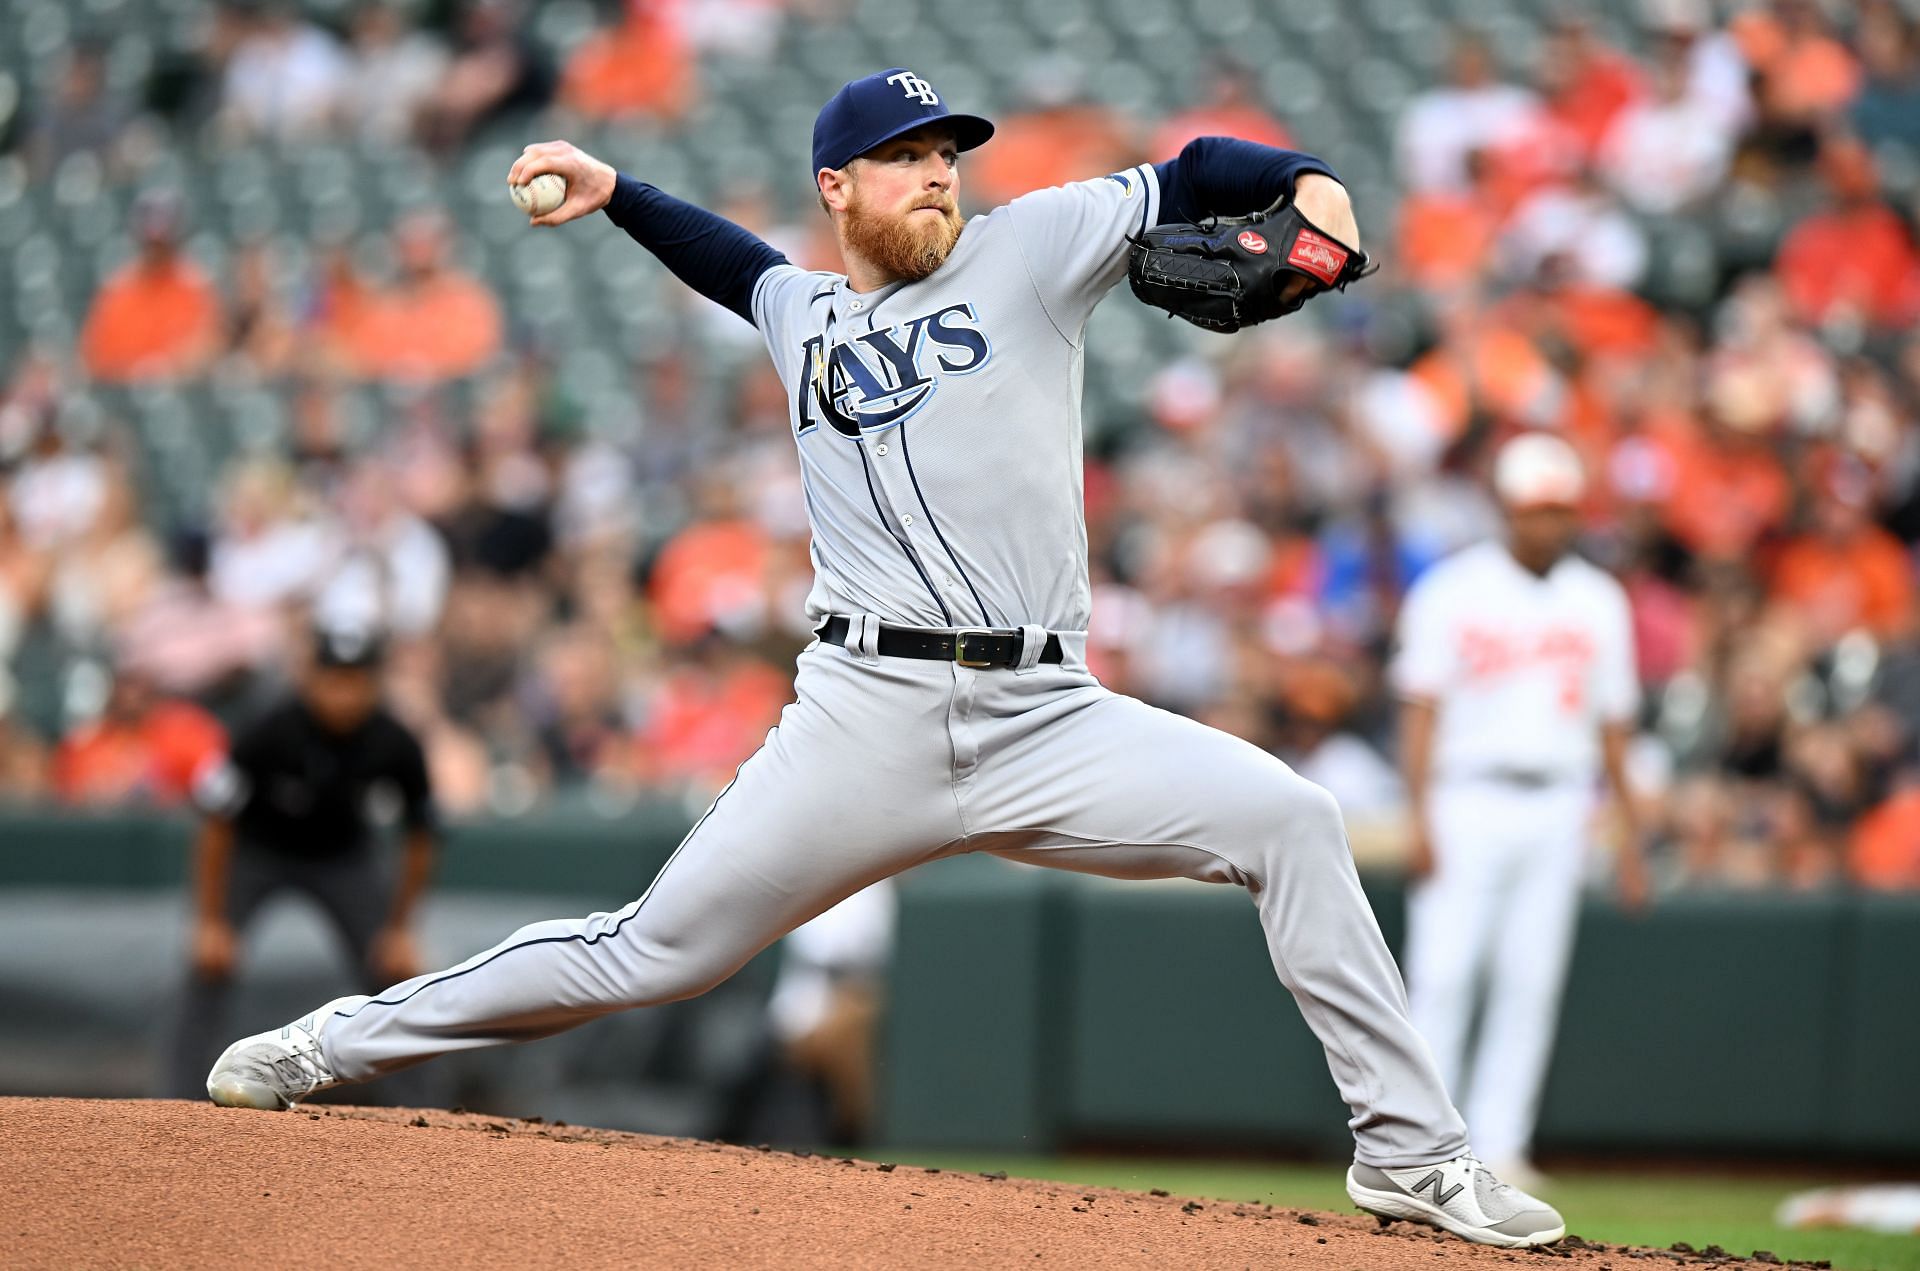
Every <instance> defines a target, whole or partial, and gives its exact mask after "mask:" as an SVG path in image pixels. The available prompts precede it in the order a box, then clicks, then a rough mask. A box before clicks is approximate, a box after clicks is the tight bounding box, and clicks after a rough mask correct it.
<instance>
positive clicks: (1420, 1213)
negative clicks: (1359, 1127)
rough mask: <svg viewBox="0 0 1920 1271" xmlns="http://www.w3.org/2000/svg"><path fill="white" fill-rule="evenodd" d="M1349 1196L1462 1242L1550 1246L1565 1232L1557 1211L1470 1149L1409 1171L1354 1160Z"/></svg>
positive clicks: (1374, 1211)
mask: <svg viewBox="0 0 1920 1271" xmlns="http://www.w3.org/2000/svg"><path fill="white" fill-rule="evenodd" d="M1347 1195H1349V1196H1351V1197H1353V1203H1354V1204H1356V1205H1358V1206H1360V1208H1362V1209H1364V1210H1366V1211H1367V1212H1368V1213H1370V1214H1377V1215H1379V1216H1380V1217H1382V1218H1405V1219H1408V1220H1409V1221H1412V1222H1424V1223H1430V1224H1432V1225H1433V1226H1435V1227H1439V1228H1440V1229H1441V1230H1443V1231H1450V1232H1452V1233H1453V1234H1454V1235H1456V1236H1459V1237H1460V1238H1461V1239H1462V1240H1471V1241H1474V1242H1475V1243H1476V1244H1483V1245H1498V1246H1500V1247H1501V1248H1503V1249H1521V1248H1526V1247H1528V1246H1530V1245H1546V1244H1552V1243H1553V1242H1554V1241H1556V1240H1558V1239H1560V1238H1561V1237H1562V1236H1564V1235H1566V1234H1567V1224H1566V1220H1565V1219H1563V1218H1561V1217H1560V1213H1559V1211H1558V1210H1556V1209H1554V1207H1553V1206H1552V1205H1549V1204H1547V1203H1546V1202H1545V1201H1543V1200H1536V1199H1535V1198H1534V1197H1532V1196H1529V1195H1527V1194H1526V1193H1525V1192H1523V1191H1521V1190H1520V1189H1519V1188H1517V1187H1513V1186H1511V1185H1509V1184H1507V1183H1503V1182H1501V1181H1500V1179H1499V1178H1498V1177H1496V1176H1495V1175H1494V1172H1493V1171H1492V1170H1490V1169H1488V1168H1487V1167H1486V1166H1485V1165H1482V1164H1481V1163H1480V1161H1479V1160H1478V1159H1477V1158H1476V1157H1475V1156H1474V1155H1473V1153H1471V1152H1468V1153H1466V1154H1465V1155H1464V1156H1456V1157H1454V1158H1453V1159H1452V1160H1450V1161H1442V1162H1440V1164H1438V1165H1415V1166H1411V1167H1409V1168H1406V1169H1379V1168H1377V1167H1375V1166H1372V1165H1362V1164H1360V1163H1359V1162H1358V1161H1355V1162H1354V1163H1353V1167H1352V1168H1351V1169H1349V1170H1348V1171H1347Z"/></svg>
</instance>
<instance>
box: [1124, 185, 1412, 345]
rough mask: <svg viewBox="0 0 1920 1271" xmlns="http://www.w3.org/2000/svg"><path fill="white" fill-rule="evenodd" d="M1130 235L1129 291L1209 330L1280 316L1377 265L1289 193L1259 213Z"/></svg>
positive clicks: (1234, 327)
mask: <svg viewBox="0 0 1920 1271" xmlns="http://www.w3.org/2000/svg"><path fill="white" fill-rule="evenodd" d="M1128 241H1129V242H1131V243H1132V244H1133V250H1132V252H1131V253H1130V254H1129V255H1128V257H1127V281H1128V282H1129V283H1131V284H1132V285H1133V294H1134V295H1136V296H1138V297H1140V299H1142V300H1144V301H1146V302H1147V303H1148V304H1150V305H1152V306H1154V307H1155V308H1156V309H1165V310H1166V311H1167V312H1168V313H1170V314H1172V315H1174V316H1175V317H1179V318H1185V319H1186V320H1187V321H1188V322H1191V323H1193V324H1194V325H1195V326H1197V327H1205V328H1206V329H1207V330H1209V331H1238V330H1239V329H1240V328H1241V327H1250V326H1253V325H1254V324H1255V323H1259V322H1266V321H1268V320H1269V319H1271V318H1279V317H1284V316H1286V315H1287V314H1289V313H1292V312H1293V311H1294V310H1295V309H1298V308H1299V307H1300V306H1301V305H1303V304H1305V303H1307V301H1309V300H1311V299H1313V298H1314V297H1315V296H1317V295H1319V294H1320V293H1322V292H1325V291H1334V290H1340V291H1344V290H1346V287H1347V284H1348V283H1350V282H1353V281H1355V280H1356V279H1360V278H1364V277H1366V276H1367V275H1368V274H1370V273H1372V272H1373V271H1374V269H1375V268H1377V266H1375V265H1374V264H1373V263H1372V262H1371V261H1370V260H1369V259H1368V257H1367V254H1366V253H1365V252H1363V251H1361V250H1360V249H1359V248H1357V247H1349V246H1347V245H1346V244H1345V243H1343V242H1341V241H1340V240H1339V239H1337V238H1335V237H1333V235H1331V234H1329V233H1327V232H1326V231H1325V230H1322V229H1321V228H1319V227H1318V226H1317V225H1315V224H1314V223H1313V222H1311V221H1309V220H1308V219H1307V218H1306V217H1304V216H1302V215H1301V214H1300V209H1299V208H1298V207H1296V206H1294V203H1293V200H1292V199H1282V200H1281V201H1280V202H1278V203H1276V204H1274V206H1273V207H1271V208H1269V209H1268V210H1267V211H1265V212H1262V213H1260V214H1259V215H1257V216H1239V217H1231V218H1228V217H1216V218H1213V219H1210V220H1207V221H1204V222H1202V223H1201V224H1199V225H1158V226H1155V227H1154V228H1152V229H1150V230H1147V231H1146V232H1144V233H1142V234H1140V235H1138V236H1136V237H1133V238H1131V239H1129V240H1128Z"/></svg>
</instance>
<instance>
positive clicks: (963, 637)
mask: <svg viewBox="0 0 1920 1271" xmlns="http://www.w3.org/2000/svg"><path fill="white" fill-rule="evenodd" d="M992 634H993V632H991V631H988V630H986V629H985V628H983V627H969V628H967V629H966V630H965V631H956V632H954V633H953V660H954V661H955V662H957V663H959V664H960V665H961V666H970V667H973V668H974V669H975V670H979V669H981V668H984V667H990V666H992V665H993V663H992V661H990V660H989V661H985V662H977V661H972V660H970V659H968V657H967V637H968V636H990V635H992Z"/></svg>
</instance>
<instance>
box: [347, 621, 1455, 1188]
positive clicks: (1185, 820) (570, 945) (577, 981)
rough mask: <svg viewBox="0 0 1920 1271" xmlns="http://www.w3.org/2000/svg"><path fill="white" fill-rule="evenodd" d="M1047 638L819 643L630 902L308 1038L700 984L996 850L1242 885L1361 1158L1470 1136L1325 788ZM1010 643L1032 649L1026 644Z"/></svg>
mask: <svg viewBox="0 0 1920 1271" xmlns="http://www.w3.org/2000/svg"><path fill="white" fill-rule="evenodd" d="M863 625H864V624H862V623H859V622H856V623H855V624H854V630H855V632H856V633H857V632H860V631H861V630H862V629H863ZM1032 630H1037V629H1032ZM851 639H852V637H851V636H850V640H851ZM1062 641H1063V644H1065V646H1066V647H1067V649H1068V661H1067V664H1066V665H1064V666H1049V665H1044V664H1041V665H1033V666H1030V667H1028V668H1026V669H1022V670H1017V671H1016V670H1008V669H983V670H972V669H969V668H966V667H962V666H959V665H955V664H952V663H945V662H926V661H914V660H908V659H900V658H881V657H878V656H876V655H873V654H872V653H871V649H870V646H869V647H868V649H867V650H866V651H865V652H854V651H849V650H848V649H844V648H841V647H839V646H823V645H820V644H819V643H817V642H816V643H815V644H814V645H813V646H811V647H809V648H808V650H807V651H806V652H804V653H802V654H801V655H800V658H799V675H798V679H797V681H796V686H795V687H796V689H797V692H798V697H799V700H798V701H797V702H795V703H794V704H793V705H790V706H788V707H787V708H786V711H785V712H784V713H783V714H782V716H781V719H780V724H779V726H778V727H777V728H775V729H774V730H773V731H772V732H771V733H769V734H768V737H767V741H766V744H765V745H764V746H763V747H762V748H761V749H760V750H759V751H758V752H757V753H755V754H754V755H753V757H752V758H750V759H748V760H747V762H746V763H745V764H743V765H742V766H741V768H740V771H739V773H738V775H737V776H736V777H735V779H734V781H733V783H732V784H731V785H729V786H728V787H727V789H726V790H725V791H723V792H722V793H721V795H720V797H719V798H718V799H717V800H715V802H714V804H713V806H712V807H711V808H710V809H709V810H708V812H707V814H706V815H705V816H704V817H702V818H701V820H700V822H699V824H697V825H696V826H695V827H694V828H693V830H692V832H691V833H689V834H688V835H687V837H686V839H685V841H683V842H682V843H681V845H680V847H679V848H678V849H677V850H676V851H675V852H674V854H673V856H672V857H671V858H670V859H669V860H668V861H667V863H666V865H665V866H663V867H662V869H661V871H660V873H659V875H658V877H656V878H655V880H654V882H653V885H652V886H651V887H650V888H649V889H648V890H647V893H646V894H645V895H644V896H641V897H640V898H639V899H638V900H635V901H634V902H633V903H632V904H629V905H627V906H626V907H624V908H622V909H620V910H618V911H615V912H613V913H598V914H593V915H591V916H589V917H586V918H578V919H571V920H566V921H556V922H543V923H535V924H533V925H532V926H528V927H524V928H522V929H521V930H519V931H517V932H515V933H514V934H513V935H511V936H509V937H508V938H507V939H506V940H505V941H503V942H502V943H500V944H499V945H496V946H495V947H494V948H492V949H490V950H488V951H486V952H485V953H481V954H479V955H477V956H475V957H472V958H469V959H468V960H467V961H465V962H463V963H461V964H460V965H458V966H456V967H452V968H450V969H448V970H446V971H441V972H436V973H433V974H429V975H422V976H418V977H416V978H414V979H411V980H408V981H406V982H405V983H402V984H398V985H395V986H394V987H392V988H390V989H387V990H386V991H385V992H382V993H380V994H377V995H375V996H373V997H371V998H368V999H366V1000H365V1001H362V1002H358V1003H356V1004H353V1005H351V1006H348V1007H347V1008H346V1009H344V1010H343V1011H342V1012H341V1013H340V1014H339V1015H337V1016H335V1017H334V1018H333V1020H332V1021H331V1022H330V1023H329V1024H328V1026H327V1028H326V1031H325V1033H324V1035H323V1045H324V1047H325V1050H326V1055H327V1060H328V1062H329V1064H330V1065H331V1067H332V1069H333V1071H334V1073H335V1074H336V1075H338V1076H340V1077H341V1078H343V1079H346V1080H365V1079H367V1078H370V1077H374V1076H377V1075H380V1074H382V1073H387V1072H391V1071H393V1070H395V1069H398V1068H403V1067H406V1066H407V1065H409V1064H413V1063H417V1062H419V1061H421V1060H423V1059H427V1058H430V1057H432V1056H434V1055H440V1054H445V1053H447V1052H449V1051H455V1050H463V1049H469V1048H473V1047H479V1046H491V1045H497V1044H499V1043H503V1042H513V1041H525V1040H528V1039H531V1038H536V1037H542V1036H546V1035H548V1034H551V1033H556V1032H559V1031H561V1030H562V1029H566V1028H569V1027H572V1026H573V1025H576V1024H579V1023H582V1022H584V1021H586V1020H589V1019H592V1018H594V1017H595V1016H599V1015H604V1014H607V1013H608V1012H612V1011H618V1010H625V1009H628V1008H631V1007H637V1006H650V1005H654V1004H657V1003H661V1002H671V1001H675V1000H677V999H680V998H687V997H692V996H694V995H696V994H699V993H702V992H704V991H706V990H707V989H709V988H711V987H713V986H714V985H716V984H718V983H720V982H721V981H722V980H724V979H726V978H727V977H728V976H729V975H731V974H733V972H734V971H735V970H737V969H738V968H739V967H740V966H742V965H743V964H744V963H745V962H746V961H747V960H748V959H749V958H751V957H752V956H753V955H754V954H755V953H757V952H759V951H760V950H761V949H762V948H764V947H765V946H767V945H768V944H770V943H771V942H772V941H774V940H776V939H778V938H779V937H780V936H782V935H784V934H785V933H786V932H788V931H791V930H792V929H793V928H795V927H796V926H798V925H800V924H801V923H803V922H805V921H806V920H808V919H809V918H812V917H813V916H814V915H815V914H818V913H820V912H821V911H822V910H824V909H826V908H827V907H829V906H830V905H833V904H834V903H835V902H837V901H839V900H841V899H842V898H843V897H845V896H848V895H850V894H851V893H853V892H855V891H857V890H859V889H860V888H862V887H865V886H867V885H868V884H870V883H873V882H876V881H878V880H879V879H882V878H886V877H888V876H890V875H893V874H897V873H899V872H901V871H902V870H906V869H909V868H911V867H912V866H914V865H918V864H920V863H921V862H923V861H929V860H934V859H936V858H939V857H942V856H946V855H950V854H953V853H958V852H972V851H988V852H994V853H996V854H998V855H1001V856H1004V857H1007V858H1009V859H1012V860H1016V861H1023V862H1027V863H1030V864H1036V865H1046V866H1052V867H1055V868H1062V869H1072V870H1079V871H1082V872H1086V873H1093V874H1102V875H1109V876H1114V877H1120V878H1168V877H1187V878H1197V879H1202V880H1205V881H1208V882H1219V883H1234V884H1237V885H1240V886H1243V887H1246V888H1247V889H1248V890H1249V891H1250V892H1251V893H1252V895H1253V899H1254V901H1255V904H1256V905H1257V906H1258V908H1259V912H1260V919H1261V923H1262V925H1263V926H1264V928H1265V930H1266V937H1267V945H1268V949H1269V951H1270V952H1271V954H1272V958H1273V964H1274V969H1275V970H1276V971H1277V972H1278V973H1279V976H1280V979H1281V981H1282V983H1284V984H1285V985H1286V986H1287V988H1288V989H1289V990H1291V991H1292V993H1293V995H1294V998H1295V1000H1296V1001H1297V1002H1298V1003H1299V1006H1300V1010H1301V1012H1302V1014H1303V1015H1304V1016H1305V1017H1306V1020H1307V1023H1308V1024H1309V1025H1310V1026H1311V1027H1312V1029H1313V1031H1314V1032H1315V1034H1317V1035H1318V1037H1319V1039H1320V1041H1321V1043H1322V1045H1323V1046H1324V1047H1325V1049H1326V1055H1327V1065H1328V1067H1329V1068H1330V1069H1331V1070H1332V1073H1333V1077H1334V1080H1335V1082H1336V1084H1337V1085H1338V1087H1339V1089H1340V1093H1341V1097H1342V1098H1343V1099H1345V1101H1346V1102H1347V1104H1348V1106H1349V1107H1350V1108H1351V1109H1352V1112H1353V1116H1352V1118H1351V1120H1350V1122H1349V1124H1350V1125H1351V1127H1352V1129H1353V1133H1354V1137H1355V1140H1356V1155H1357V1157H1358V1159H1360V1160H1361V1161H1364V1162H1366V1163H1368V1164H1373V1165H1378V1166H1402V1165H1419V1164H1431V1163H1434V1162H1438V1161H1442V1160H1446V1159H1449V1158H1451V1157H1454V1156H1457V1155H1459V1154H1460V1153H1461V1152H1462V1151H1464V1150H1465V1148H1466V1130H1465V1127H1464V1125H1463V1124H1462V1123H1461V1120H1460V1117H1459V1115H1458V1114H1457V1113H1456V1112H1455V1111H1454V1109H1453V1106H1452V1105H1451V1104H1450V1103H1449V1102H1448V1100H1447V1096H1446V1091H1445V1088H1444V1085H1443V1083H1442V1080H1441V1077H1440V1074H1439V1071H1438V1070H1437V1069H1436V1067H1435V1066H1434V1062H1433V1058H1432V1055H1431V1054H1430V1052H1429V1051H1428V1049H1427V1044H1426V1042H1425V1041H1423V1040H1422V1039H1421V1037H1420V1035H1419V1033H1418V1032H1417V1031H1416V1030H1415V1029H1414V1027H1413V1025H1412V1023H1411V1022H1410V1020H1409V1019H1408V1015H1407V1007H1406V996H1405V991H1404V989H1403V988H1402V985H1401V981H1400V974H1399V970H1398V968H1397V967H1396V966H1395V964H1394V961H1393V958H1392V957H1391V955H1390V954H1389V953H1388V951H1387V947H1386V944H1385V943H1384V942H1383V941H1382V939H1381V937H1380V931H1379V927H1378V926H1377V925H1376V923H1375V922H1374V917H1373V913H1372V911H1371V910H1370V909H1369V908H1368V906H1367V901H1366V898H1365V896H1364V895H1363V894H1362V892H1361V890H1360V882H1359V879H1358V877H1357V875H1356V874H1355V872H1354V867H1353V860H1352V856H1351V854H1350V852H1349V851H1348V848H1347V844H1346V837H1345V832H1344V829H1343V827H1342V824H1341V820H1340V811H1339V809H1338V807H1337V806H1335V804H1334V801H1333V799H1332V797H1331V796H1329V795H1328V794H1326V792H1325V791H1323V790H1321V789H1320V788H1319V787H1317V786H1315V785H1312V784H1311V783H1309V782H1307V781H1305V780H1304V779H1302V778H1300V777H1298V776H1296V775H1294V773H1293V772H1292V770H1290V769H1289V768H1287V767H1286V765H1284V764H1282V763H1281V762H1280V761H1279V760H1277V759H1275V758H1273V757H1272V756H1271V755H1268V754H1266V753H1265V752H1263V751H1261V750H1260V749H1259V748H1257V747H1255V746H1252V745H1249V744H1248V743H1246V742H1244V741H1241V740H1239V739H1238V738H1235V737H1232V736H1229V735H1227V734H1226V733H1222V732H1218V731H1215V730H1213V729H1210V728H1207V727H1204V726H1203V725H1201V724H1198V723H1195V722H1194V721H1192V720H1190V719H1185V718H1183V717H1180V716H1177V715H1173V714H1170V713H1168V712H1166V711H1161V710H1157V709H1155V708H1153V707H1150V706H1147V705H1145V704H1143V703H1141V702H1138V701H1135V700H1133V699H1131V698H1127V697H1122V696H1119V695H1117V694H1115V693H1112V692H1109V691H1108V690H1106V689H1105V688H1102V687H1101V686H1100V684H1099V683H1098V682H1097V681H1096V680H1095V679H1094V678H1093V676H1092V675H1091V674H1089V673H1088V672H1087V670H1086V668H1085V662H1084V654H1083V649H1084V639H1083V638H1081V637H1075V636H1068V635H1063V636H1062ZM1028 648H1029V655H1028V656H1029V658H1037V656H1038V650H1039V642H1038V640H1037V639H1034V638H1032V637H1030V638H1029V641H1028ZM1167 956H1168V957H1170V958H1173V957H1179V956H1180V951H1179V950H1177V949H1169V950H1167ZM1276 1096H1277V1097H1284V1094H1283V1093H1281V1092H1276ZM1251 1097H1255V1098H1258V1097H1262V1096H1261V1093H1260V1092H1252V1093H1251Z"/></svg>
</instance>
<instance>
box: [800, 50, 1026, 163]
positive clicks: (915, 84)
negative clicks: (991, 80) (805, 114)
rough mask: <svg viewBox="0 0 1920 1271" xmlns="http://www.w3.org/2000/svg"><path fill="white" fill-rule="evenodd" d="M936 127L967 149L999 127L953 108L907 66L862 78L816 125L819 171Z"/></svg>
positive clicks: (832, 100)
mask: <svg viewBox="0 0 1920 1271" xmlns="http://www.w3.org/2000/svg"><path fill="white" fill-rule="evenodd" d="M931 123H942V124H945V125H947V127H949V128H951V129H953V139H954V142H955V144H957V145H958V146H959V147H960V148H961V149H962V150H971V149H973V148H974V147H975V146H977V145H980V144H982V143H983V142H985V141H986V139H987V138H989V137H991V136H993V125H992V124H990V123H988V122H987V121H986V120H984V119H982V118H980V116H978V115H956V114H953V113H952V112H950V111H949V110H948V109H947V104H946V103H945V102H943V101H941V100H940V95H939V94H938V93H936V92H934V91H933V85H931V84H929V83H927V81H926V80H924V79H921V78H920V77H919V76H918V75H915V74H914V73H913V72H912V71H910V70H908V69H906V68H905V67H904V66H891V67H888V68H887V69H886V70H884V71H875V72H874V73H873V74H871V75H868V76H866V77H865V78H862V79H856V80H854V81H853V82H852V83H850V84H848V85H846V86H845V87H844V88H842V89H841V90H840V91H839V92H837V93H835V94H834V95H833V96H832V97H830V98H828V99H827V104H826V105H824V106H822V107H821V108H820V114H819V115H818V116H817V117H816V118H815V119H814V121H813V170H814V173H815V174H816V175H818V174H819V171H820V169H822V168H844V167H846V166H847V164H848V163H849V162H851V161H852V160H854V159H856V158H858V157H859V156H861V155H863V154H865V153H866V152H867V151H869V150H871V149H873V148H874V147H875V146H877V145H879V144H880V143H882V142H885V141H891V140H893V139H894V138H895V137H898V136H900V135H902V134H903V133H909V132H912V131H913V130H914V129H916V128H923V127H925V126H926V125H928V124H931Z"/></svg>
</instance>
